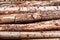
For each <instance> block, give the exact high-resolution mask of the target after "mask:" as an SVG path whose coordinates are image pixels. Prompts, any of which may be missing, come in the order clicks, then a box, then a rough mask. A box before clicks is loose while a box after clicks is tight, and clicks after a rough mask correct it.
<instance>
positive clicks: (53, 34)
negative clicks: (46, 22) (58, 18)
mask: <svg viewBox="0 0 60 40" xmlns="http://www.w3.org/2000/svg"><path fill="white" fill-rule="evenodd" d="M0 38H4V39H12V38H14V39H17V38H60V31H42V32H6V31H3V32H2V31H0Z"/></svg>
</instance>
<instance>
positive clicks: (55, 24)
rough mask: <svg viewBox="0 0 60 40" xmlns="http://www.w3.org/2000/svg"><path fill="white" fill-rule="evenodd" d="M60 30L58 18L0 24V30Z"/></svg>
mask: <svg viewBox="0 0 60 40" xmlns="http://www.w3.org/2000/svg"><path fill="white" fill-rule="evenodd" d="M56 29H57V30H60V20H51V21H45V22H37V23H30V24H0V31H43V30H45V31H46V30H56Z"/></svg>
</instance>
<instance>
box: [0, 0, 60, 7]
mask: <svg viewBox="0 0 60 40" xmlns="http://www.w3.org/2000/svg"><path fill="white" fill-rule="evenodd" d="M1 4H10V5H11V4H20V6H43V5H47V6H48V5H49V6H54V5H55V6H57V5H60V0H55V1H54V0H50V1H22V2H21V1H19V0H18V1H2V2H0V5H1Z"/></svg>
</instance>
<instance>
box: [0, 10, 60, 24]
mask: <svg viewBox="0 0 60 40" xmlns="http://www.w3.org/2000/svg"><path fill="white" fill-rule="evenodd" d="M58 18H60V11H41V12H39V11H38V12H36V13H15V14H7V15H0V23H22V22H25V23H28V22H35V21H42V20H49V19H58Z"/></svg>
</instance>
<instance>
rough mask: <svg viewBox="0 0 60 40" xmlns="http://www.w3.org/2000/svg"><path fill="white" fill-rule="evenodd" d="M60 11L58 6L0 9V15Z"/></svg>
mask: <svg viewBox="0 0 60 40" xmlns="http://www.w3.org/2000/svg"><path fill="white" fill-rule="evenodd" d="M56 10H58V11H60V6H32V7H31V6H27V7H15V6H13V7H0V14H9V13H10V14H14V13H27V12H30V13H33V12H37V11H56Z"/></svg>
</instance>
